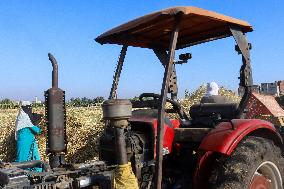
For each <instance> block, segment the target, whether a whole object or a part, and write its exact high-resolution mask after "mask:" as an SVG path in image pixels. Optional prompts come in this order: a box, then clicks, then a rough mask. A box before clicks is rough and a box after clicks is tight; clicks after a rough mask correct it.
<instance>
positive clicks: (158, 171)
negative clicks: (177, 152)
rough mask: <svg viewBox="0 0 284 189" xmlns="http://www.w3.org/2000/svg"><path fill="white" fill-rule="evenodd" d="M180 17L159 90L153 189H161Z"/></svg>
mask: <svg viewBox="0 0 284 189" xmlns="http://www.w3.org/2000/svg"><path fill="white" fill-rule="evenodd" d="M181 17H182V15H181V14H178V15H177V16H176V17H175V24H174V25H173V30H172V36H171V40H170V45H169V58H168V62H167V64H166V67H165V72H164V79H163V84H162V89H161V97H160V99H159V101H160V106H159V108H158V132H157V134H158V136H157V142H156V153H157V157H156V167H155V184H154V186H155V188H156V189H161V186H162V169H163V168H162V166H163V140H164V117H165V105H166V99H167V93H168V84H169V80H170V74H171V73H172V68H173V62H174V57H175V49H176V44H177V38H178V34H179V29H180V28H179V24H180V20H181Z"/></svg>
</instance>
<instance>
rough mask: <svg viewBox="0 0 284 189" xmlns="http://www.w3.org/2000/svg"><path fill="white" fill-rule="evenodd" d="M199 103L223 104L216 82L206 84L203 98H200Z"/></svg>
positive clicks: (224, 100)
mask: <svg viewBox="0 0 284 189" xmlns="http://www.w3.org/2000/svg"><path fill="white" fill-rule="evenodd" d="M200 102H201V103H225V102H226V99H225V97H223V96H221V95H219V86H218V84H217V83H216V82H210V83H207V89H206V93H205V96H204V97H202V99H201V101H200Z"/></svg>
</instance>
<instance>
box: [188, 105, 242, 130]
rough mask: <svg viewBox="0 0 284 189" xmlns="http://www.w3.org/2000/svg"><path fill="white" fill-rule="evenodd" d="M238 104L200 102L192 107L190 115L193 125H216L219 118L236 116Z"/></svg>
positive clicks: (224, 118) (226, 118) (229, 118)
mask: <svg viewBox="0 0 284 189" xmlns="http://www.w3.org/2000/svg"><path fill="white" fill-rule="evenodd" d="M237 110H238V104H236V103H200V104H195V105H192V106H191V107H190V111H189V114H190V117H191V119H192V124H193V125H202V126H207V127H214V125H215V124H216V122H218V120H219V121H220V120H231V119H234V118H236V115H237Z"/></svg>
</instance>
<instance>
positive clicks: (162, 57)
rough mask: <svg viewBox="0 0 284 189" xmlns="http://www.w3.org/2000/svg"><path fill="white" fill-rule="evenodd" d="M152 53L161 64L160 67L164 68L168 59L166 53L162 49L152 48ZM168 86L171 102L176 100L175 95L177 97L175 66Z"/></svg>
mask: <svg viewBox="0 0 284 189" xmlns="http://www.w3.org/2000/svg"><path fill="white" fill-rule="evenodd" d="M153 51H154V53H155V54H156V56H157V57H158V59H159V60H160V62H161V63H162V65H163V66H164V67H166V64H167V62H168V58H169V55H168V53H167V51H166V50H163V49H157V48H154V49H153ZM168 85H169V86H168V93H171V98H172V99H173V100H176V99H177V95H178V85H177V74H176V68H175V65H173V68H172V73H171V76H170V80H169V84H168Z"/></svg>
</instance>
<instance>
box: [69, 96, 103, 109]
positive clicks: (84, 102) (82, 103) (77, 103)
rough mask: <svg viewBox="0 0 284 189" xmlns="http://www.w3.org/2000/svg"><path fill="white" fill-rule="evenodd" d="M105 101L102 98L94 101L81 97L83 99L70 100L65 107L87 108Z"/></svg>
mask: <svg viewBox="0 0 284 189" xmlns="http://www.w3.org/2000/svg"><path fill="white" fill-rule="evenodd" d="M104 101H105V99H104V97H102V96H99V97H96V98H94V99H90V98H87V97H83V98H78V97H77V98H71V99H70V100H69V101H68V102H67V106H73V107H88V106H93V105H95V104H97V103H102V102H104Z"/></svg>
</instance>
